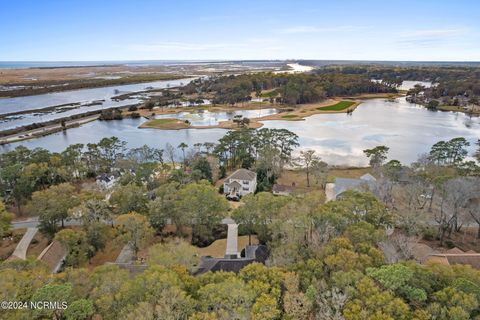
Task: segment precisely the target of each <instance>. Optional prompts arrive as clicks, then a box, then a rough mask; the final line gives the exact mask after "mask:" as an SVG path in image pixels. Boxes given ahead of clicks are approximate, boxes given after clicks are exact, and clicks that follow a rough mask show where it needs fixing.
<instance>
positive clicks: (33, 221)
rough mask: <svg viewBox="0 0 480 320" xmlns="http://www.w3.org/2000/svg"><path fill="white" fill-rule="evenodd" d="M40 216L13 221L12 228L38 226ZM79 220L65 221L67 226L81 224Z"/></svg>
mask: <svg viewBox="0 0 480 320" xmlns="http://www.w3.org/2000/svg"><path fill="white" fill-rule="evenodd" d="M39 224H40V223H39V222H38V217H32V218H28V219H26V220H19V221H13V222H12V229H25V228H38V225H39ZM80 224H81V223H80V221H78V220H67V221H65V225H66V226H78V225H80Z"/></svg>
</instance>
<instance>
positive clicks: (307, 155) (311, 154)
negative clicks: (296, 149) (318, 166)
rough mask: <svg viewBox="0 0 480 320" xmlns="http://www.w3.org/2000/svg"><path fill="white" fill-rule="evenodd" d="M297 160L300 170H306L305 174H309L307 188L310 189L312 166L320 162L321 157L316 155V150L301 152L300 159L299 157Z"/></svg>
mask: <svg viewBox="0 0 480 320" xmlns="http://www.w3.org/2000/svg"><path fill="white" fill-rule="evenodd" d="M296 160H297V162H298V165H299V166H300V168H302V169H303V170H305V173H306V174H307V187H310V173H311V169H312V165H313V164H314V163H315V162H319V161H320V157H319V156H317V155H316V154H315V150H305V151H300V157H298V158H297V159H296Z"/></svg>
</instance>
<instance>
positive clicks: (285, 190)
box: [272, 184, 295, 196]
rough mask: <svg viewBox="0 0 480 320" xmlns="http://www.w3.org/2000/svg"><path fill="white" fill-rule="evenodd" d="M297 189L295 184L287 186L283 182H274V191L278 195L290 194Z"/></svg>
mask: <svg viewBox="0 0 480 320" xmlns="http://www.w3.org/2000/svg"><path fill="white" fill-rule="evenodd" d="M294 190H295V188H294V187H293V186H286V185H283V184H274V185H273V188H272V193H273V194H274V195H276V196H289V195H291V194H292V192H293V191H294Z"/></svg>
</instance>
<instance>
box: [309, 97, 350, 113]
mask: <svg viewBox="0 0 480 320" xmlns="http://www.w3.org/2000/svg"><path fill="white" fill-rule="evenodd" d="M354 104H355V102H354V101H346V100H345V101H340V102H338V103H335V104H332V105H331V106H326V107H320V108H317V110H325V111H341V110H345V109H347V108H350V107H351V106H353V105H354Z"/></svg>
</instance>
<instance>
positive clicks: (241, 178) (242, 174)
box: [223, 169, 257, 198]
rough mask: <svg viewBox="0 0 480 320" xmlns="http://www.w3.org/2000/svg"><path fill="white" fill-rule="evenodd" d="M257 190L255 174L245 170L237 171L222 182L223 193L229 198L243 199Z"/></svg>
mask: <svg viewBox="0 0 480 320" xmlns="http://www.w3.org/2000/svg"><path fill="white" fill-rule="evenodd" d="M256 189H257V174H256V173H255V172H253V171H250V170H247V169H238V170H237V171H235V172H234V173H232V174H231V175H230V176H228V177H227V178H226V179H225V181H224V182H223V193H224V194H226V195H227V196H230V197H238V198H240V197H243V196H244V195H247V194H250V193H254V192H255V190H256Z"/></svg>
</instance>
